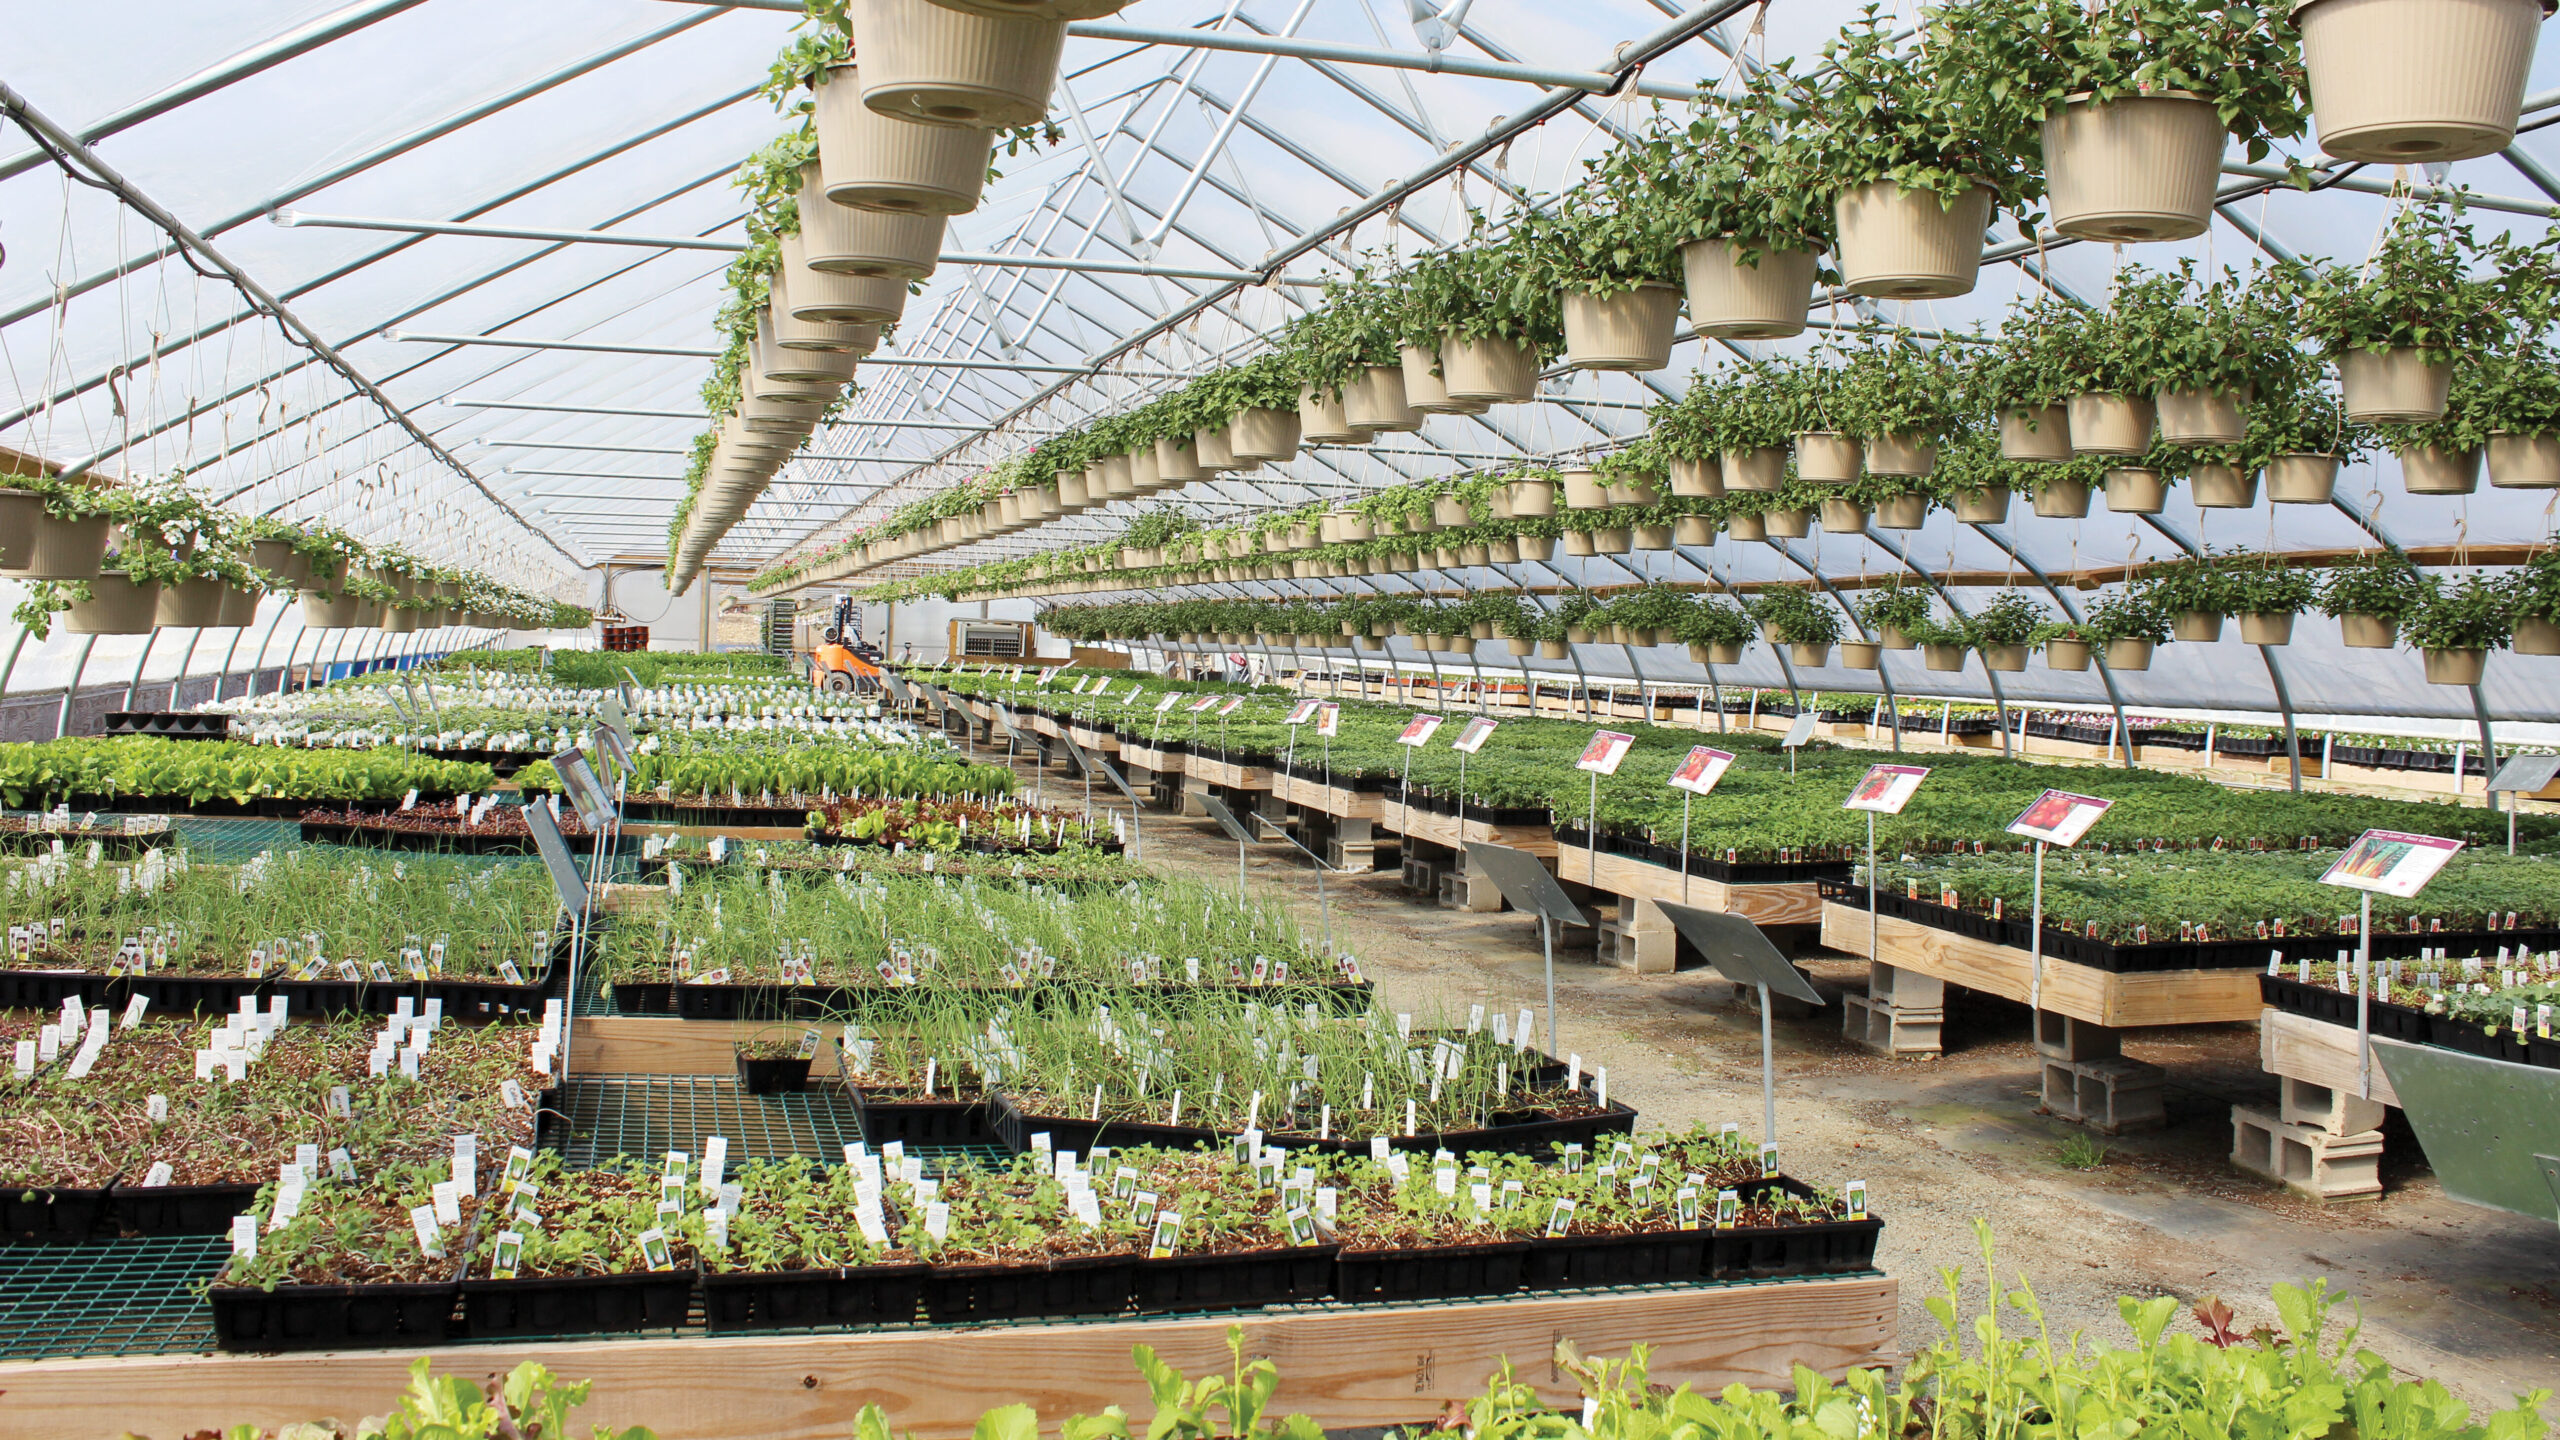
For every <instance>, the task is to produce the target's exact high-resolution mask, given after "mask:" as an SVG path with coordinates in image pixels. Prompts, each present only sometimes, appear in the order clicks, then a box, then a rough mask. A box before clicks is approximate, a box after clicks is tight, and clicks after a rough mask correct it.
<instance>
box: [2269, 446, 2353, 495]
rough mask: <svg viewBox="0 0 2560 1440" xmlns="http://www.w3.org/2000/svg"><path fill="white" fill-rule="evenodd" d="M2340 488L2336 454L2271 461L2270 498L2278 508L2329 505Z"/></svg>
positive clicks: (2272, 459) (2275, 458)
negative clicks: (2331, 497) (2330, 499)
mask: <svg viewBox="0 0 2560 1440" xmlns="http://www.w3.org/2000/svg"><path fill="white" fill-rule="evenodd" d="M2337 488H2338V457H2337V456H2335V455H2278V456H2274V457H2273V458H2271V459H2269V460H2268V461H2267V499H2268V500H2270V501H2272V502H2274V503H2275V504H2278V505H2326V504H2328V503H2329V497H2330V496H2331V495H2333V494H2335V493H2336V491H2337Z"/></svg>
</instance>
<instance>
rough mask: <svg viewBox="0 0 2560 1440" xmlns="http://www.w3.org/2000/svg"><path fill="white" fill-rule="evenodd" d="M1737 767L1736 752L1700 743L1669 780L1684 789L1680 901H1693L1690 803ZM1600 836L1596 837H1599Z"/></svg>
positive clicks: (1670, 783) (1681, 814)
mask: <svg viewBox="0 0 2560 1440" xmlns="http://www.w3.org/2000/svg"><path fill="white" fill-rule="evenodd" d="M1731 768H1733V752H1732V751H1730V750H1718V749H1716V748H1715V747H1714V746H1712V745H1699V746H1696V747H1693V748H1692V749H1691V750H1690V751H1689V756H1688V758H1687V759H1685V760H1682V761H1681V762H1680V768H1679V769H1677V770H1674V771H1672V772H1671V779H1670V780H1669V781H1668V782H1666V783H1668V784H1669V785H1670V786H1671V788H1672V789H1674V790H1677V791H1679V792H1680V903H1681V904H1683V905H1685V904H1687V903H1689V806H1690V803H1691V802H1692V801H1694V800H1696V799H1697V798H1698V797H1699V796H1701V795H1704V794H1707V793H1709V792H1710V791H1712V790H1714V789H1715V788H1716V782H1717V781H1719V780H1721V779H1723V778H1724V772H1725V771H1727V770H1729V769H1731ZM1595 838H1596V837H1595Z"/></svg>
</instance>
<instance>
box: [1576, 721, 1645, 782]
mask: <svg viewBox="0 0 2560 1440" xmlns="http://www.w3.org/2000/svg"><path fill="white" fill-rule="evenodd" d="M1635 743H1636V737H1634V736H1633V735H1628V734H1624V733H1622V732H1620V731H1616V730H1601V731H1596V732H1594V733H1593V734H1592V736H1591V743H1590V744H1588V745H1585V746H1584V747H1582V758H1581V759H1579V760H1576V761H1574V762H1573V768H1574V769H1576V770H1588V771H1590V772H1591V773H1592V774H1594V775H1615V774H1617V773H1618V766H1619V764H1620V762H1622V761H1624V760H1625V759H1626V758H1627V751H1628V750H1629V749H1631V748H1633V747H1634V745H1635Z"/></svg>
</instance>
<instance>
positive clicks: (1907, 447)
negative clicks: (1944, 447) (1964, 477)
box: [1859, 435, 1938, 480]
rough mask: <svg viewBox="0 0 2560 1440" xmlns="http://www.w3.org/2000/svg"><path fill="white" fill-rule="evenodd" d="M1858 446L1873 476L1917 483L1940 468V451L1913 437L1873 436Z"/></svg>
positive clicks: (1869, 472)
mask: <svg viewBox="0 0 2560 1440" xmlns="http://www.w3.org/2000/svg"><path fill="white" fill-rule="evenodd" d="M1859 444H1860V449H1861V451H1862V452H1863V454H1864V457H1865V460H1866V465H1867V473H1868V474H1870V475H1892V476H1897V477H1899V478H1902V479H1911V480H1916V479H1918V478H1920V477H1921V476H1924V475H1926V474H1928V473H1929V472H1930V471H1932V470H1935V469H1937V468H1938V447H1937V446H1935V445H1933V444H1931V443H1929V442H1928V441H1926V440H1921V439H1918V438H1916V437H1913V436H1910V435H1871V436H1868V437H1866V438H1865V439H1864V440H1862V441H1860V442H1859Z"/></svg>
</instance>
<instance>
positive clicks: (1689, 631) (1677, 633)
mask: <svg viewBox="0 0 2560 1440" xmlns="http://www.w3.org/2000/svg"><path fill="white" fill-rule="evenodd" d="M1671 633H1672V635H1673V636H1674V637H1675V638H1677V639H1678V640H1679V641H1680V642H1681V643H1682V644H1684V645H1688V646H1690V647H1692V649H1693V650H1696V649H1705V650H1709V651H1720V652H1722V653H1724V654H1729V655H1733V656H1734V657H1735V658H1736V659H1739V658H1740V653H1739V652H1740V651H1741V650H1742V649H1743V647H1745V646H1747V645H1749V644H1750V643H1751V642H1752V641H1753V640H1754V639H1755V638H1757V637H1758V635H1759V633H1760V630H1759V627H1758V626H1756V625H1754V624H1753V623H1752V622H1751V617H1750V616H1749V615H1746V614H1744V613H1743V611H1742V607H1741V606H1739V605H1736V604H1734V603H1733V602H1732V601H1731V600H1728V599H1725V598H1723V597H1722V596H1701V597H1699V599H1698V600H1697V603H1695V604H1693V605H1691V606H1689V607H1688V608H1687V609H1685V610H1683V611H1681V612H1680V614H1679V615H1678V616H1677V617H1676V618H1675V619H1674V620H1673V621H1672V622H1671ZM1701 658H1703V657H1701Z"/></svg>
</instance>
